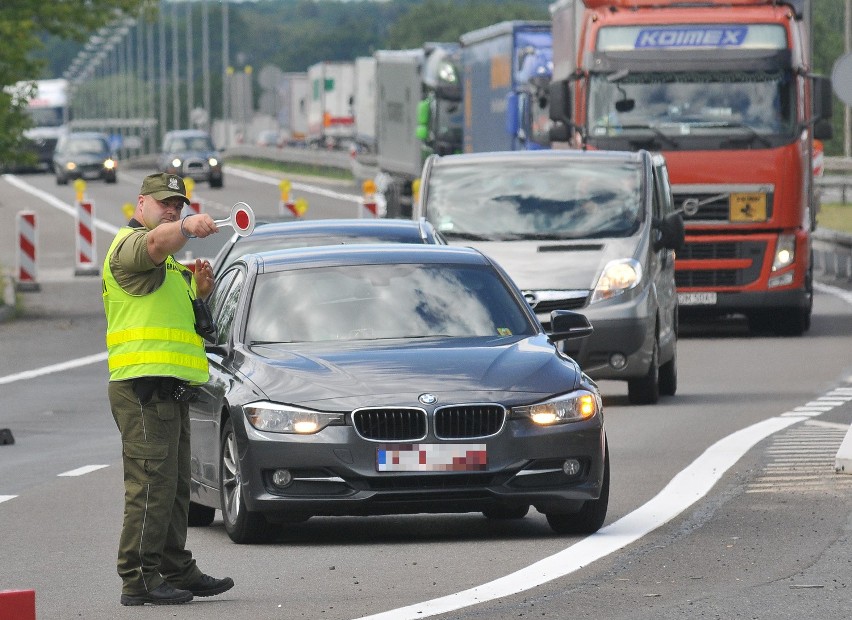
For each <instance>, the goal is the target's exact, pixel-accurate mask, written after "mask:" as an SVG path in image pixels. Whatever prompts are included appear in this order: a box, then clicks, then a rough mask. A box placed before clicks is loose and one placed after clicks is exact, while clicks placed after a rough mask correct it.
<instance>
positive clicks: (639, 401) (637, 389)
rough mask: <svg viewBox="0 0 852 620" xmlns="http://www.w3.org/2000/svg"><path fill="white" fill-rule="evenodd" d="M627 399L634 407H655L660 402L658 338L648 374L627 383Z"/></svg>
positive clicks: (655, 339) (655, 340) (655, 341)
mask: <svg viewBox="0 0 852 620" xmlns="http://www.w3.org/2000/svg"><path fill="white" fill-rule="evenodd" d="M627 397H628V399H629V400H630V402H631V403H633V404H634V405H653V404H654V403H656V402H657V401H658V400H660V343H659V342H658V341H657V338H656V336H655V337H654V348H653V350H652V352H651V363H650V365H649V366H648V372H647V374H646V375H645V376H644V377H640V378H638V379H630V380H628V381H627Z"/></svg>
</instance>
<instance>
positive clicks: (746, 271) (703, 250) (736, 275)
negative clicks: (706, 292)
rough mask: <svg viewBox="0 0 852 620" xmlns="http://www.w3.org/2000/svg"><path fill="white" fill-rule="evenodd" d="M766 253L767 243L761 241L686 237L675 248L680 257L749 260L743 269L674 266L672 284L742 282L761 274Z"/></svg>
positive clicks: (718, 284)
mask: <svg viewBox="0 0 852 620" xmlns="http://www.w3.org/2000/svg"><path fill="white" fill-rule="evenodd" d="M765 254H766V243H765V242H763V241H746V242H741V243H737V242H733V241H724V242H715V241H709V242H702V241H688V242H687V243H686V244H685V245H684V247H683V248H682V249H680V250H678V253H677V259H678V260H679V261H680V260H695V261H702V260H706V261H711V260H730V259H747V260H749V261H750V264H749V266H748V267H746V268H743V269H715V268H710V269H677V270H676V271H675V285H676V286H677V287H678V288H691V287H699V288H700V287H721V286H745V285H747V284H750V283H752V282H755V281H756V280H757V279H758V278H759V277H760V271H761V267H762V266H763V257H764V255H765Z"/></svg>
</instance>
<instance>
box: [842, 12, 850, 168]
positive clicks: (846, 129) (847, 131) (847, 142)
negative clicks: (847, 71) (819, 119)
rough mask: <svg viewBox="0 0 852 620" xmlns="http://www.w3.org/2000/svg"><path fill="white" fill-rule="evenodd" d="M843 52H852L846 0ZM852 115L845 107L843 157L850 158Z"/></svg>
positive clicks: (847, 107)
mask: <svg viewBox="0 0 852 620" xmlns="http://www.w3.org/2000/svg"><path fill="white" fill-rule="evenodd" d="M844 22H845V26H844V29H843V30H844V32H843V41H844V46H843V51H844V52H845V53H847V54H848V53H849V51H850V50H852V0H846V19H845V20H844ZM850 128H852V113H850V108H849V106H848V105H845V104H844V105H843V156H844V157H846V158H848V157H850V155H852V135H850Z"/></svg>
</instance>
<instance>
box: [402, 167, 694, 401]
mask: <svg viewBox="0 0 852 620" xmlns="http://www.w3.org/2000/svg"><path fill="white" fill-rule="evenodd" d="M413 216H414V217H415V218H418V217H425V218H426V219H427V220H428V221H429V222H431V223H432V224H433V225H434V227H435V228H436V229H437V231H438V232H439V233H440V234H441V235H443V236H444V238H445V239H446V240H447V242H448V243H450V244H464V245H469V246H473V247H476V248H478V249H480V250H482V251H483V252H484V253H486V254H487V255H489V256H491V257H492V258H493V259H495V260H496V261H497V262H498V263H499V264H500V265H501V266H502V267H503V268H504V269H505V270H506V271H507V272H508V273H509V275H510V276H511V277H512V278H513V279H514V280H515V283H516V284H517V285H518V287H519V288H520V289H521V290H522V291H523V293H524V295H525V296H526V298H527V301H528V302H529V303H530V305H531V306H532V307H533V309H534V310H535V312H536V315H537V316H538V317H539V320H540V321H541V322H542V324H543V325H544V327H545V328H546V329H547V328H548V327H549V324H550V313H551V312H552V311H553V310H574V311H577V312H581V313H583V314H585V315H586V317H587V318H588V319H589V321H590V322H591V323H592V327H593V328H594V332H593V334H592V335H591V336H590V337H588V338H585V339H582V340H571V341H568V343H566V345H565V352H566V353H567V354H568V355H570V356H571V357H572V358H574V359H575V360H576V361H577V362H578V363H579V364H580V366H581V367H582V368H583V370H584V371H585V372H586V373H587V374H588V375H589V376H590V377H592V378H593V379H608V380H612V379H614V380H623V381H626V382H627V385H628V396H629V399H630V401H631V402H632V403H636V404H649V403H655V402H657V400H658V399H659V397H660V395H661V394H662V395H673V394H674V393H675V391H676V390H677V332H678V323H677V315H678V307H677V294H676V292H675V277H674V269H675V268H674V259H675V255H674V253H675V250H676V249H678V248H679V247H681V246H682V244H683V240H684V228H683V218H682V216H681V214H680V213H678V212H676V210H675V207H674V202H673V200H672V192H671V186H670V184H669V178H668V173H667V169H666V164H665V160H664V159H663V157H662V156H661V155H658V154H652V153H650V152H648V151H641V150H640V151H637V152H621V151H618V152H615V151H576V150H539V151H511V152H494V153H476V154H462V155H447V156H443V157H440V156H436V155H433V156H431V157H430V158H429V159H428V160H427V161H426V163H425V164H424V167H423V175H422V178H421V183H420V196H419V200H418V201H417V204H416V205H415V209H414V214H413Z"/></svg>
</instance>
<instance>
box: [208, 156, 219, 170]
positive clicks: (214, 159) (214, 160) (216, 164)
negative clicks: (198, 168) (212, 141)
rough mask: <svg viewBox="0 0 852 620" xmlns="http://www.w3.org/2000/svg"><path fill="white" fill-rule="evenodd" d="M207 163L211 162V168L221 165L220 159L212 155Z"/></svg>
mask: <svg viewBox="0 0 852 620" xmlns="http://www.w3.org/2000/svg"><path fill="white" fill-rule="evenodd" d="M207 163H208V164H210V167H211V168H215V167H216V166H218V165H219V160H218V159H216V158H215V157H211V158H210V159H208V160H207Z"/></svg>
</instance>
